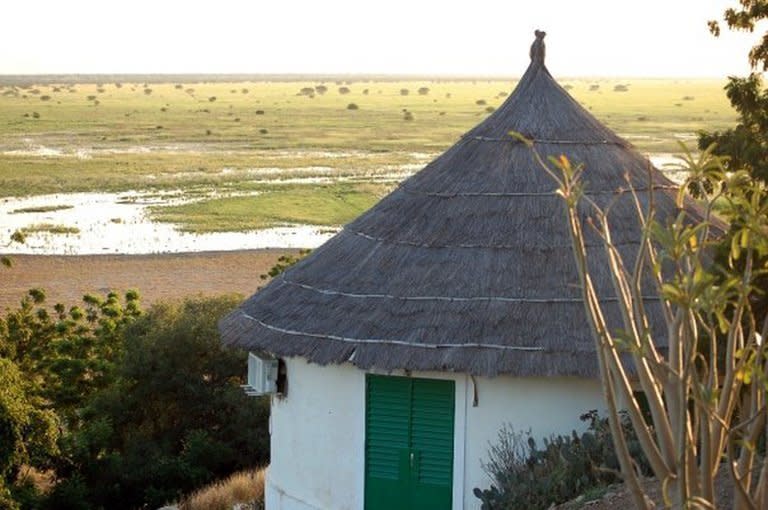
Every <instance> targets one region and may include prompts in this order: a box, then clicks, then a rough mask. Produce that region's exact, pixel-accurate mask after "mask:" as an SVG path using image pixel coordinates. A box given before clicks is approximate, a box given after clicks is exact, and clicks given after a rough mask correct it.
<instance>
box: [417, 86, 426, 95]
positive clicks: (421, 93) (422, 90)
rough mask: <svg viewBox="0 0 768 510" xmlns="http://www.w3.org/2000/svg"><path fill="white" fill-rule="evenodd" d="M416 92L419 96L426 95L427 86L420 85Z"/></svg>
mask: <svg viewBox="0 0 768 510" xmlns="http://www.w3.org/2000/svg"><path fill="white" fill-rule="evenodd" d="M417 92H418V93H419V95H420V96H426V95H427V94H429V87H420V88H419V90H418V91H417Z"/></svg>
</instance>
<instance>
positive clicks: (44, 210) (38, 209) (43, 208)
mask: <svg viewBox="0 0 768 510" xmlns="http://www.w3.org/2000/svg"><path fill="white" fill-rule="evenodd" d="M72 208H73V206H71V205H42V206H39V207H22V208H20V209H14V210H13V211H11V212H10V214H26V213H47V212H56V211H64V210H66V209H72Z"/></svg>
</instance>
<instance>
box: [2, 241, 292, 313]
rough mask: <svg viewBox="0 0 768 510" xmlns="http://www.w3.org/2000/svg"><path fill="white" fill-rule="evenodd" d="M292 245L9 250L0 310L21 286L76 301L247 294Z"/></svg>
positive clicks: (9, 304)
mask: <svg viewBox="0 0 768 510" xmlns="http://www.w3.org/2000/svg"><path fill="white" fill-rule="evenodd" d="M296 251H297V250H284V249H279V250H278V249H265V250H246V251H229V252H203V253H182V254H164V255H83V256H55V255H45V256H44V255H13V256H12V259H13V267H12V268H10V269H6V268H0V310H5V309H6V308H8V307H15V306H16V305H17V304H18V302H19V300H20V299H21V298H22V297H23V296H24V294H25V293H26V292H27V290H29V289H31V288H35V287H39V288H42V289H45V291H46V294H47V296H48V300H47V301H48V302H49V303H56V302H62V303H64V304H65V305H68V306H69V305H74V304H79V303H80V299H81V297H82V296H83V294H85V293H88V292H94V293H101V294H104V293H106V292H109V291H110V290H115V291H118V292H121V293H122V292H123V291H125V290H126V289H138V290H139V292H140V294H141V298H142V299H141V300H142V303H144V304H145V305H148V304H150V303H152V302H154V301H157V300H161V299H173V298H180V297H182V296H187V295H190V294H203V295H214V294H222V293H230V292H237V293H240V294H243V295H245V296H247V295H250V294H252V293H253V292H254V291H255V290H256V289H257V288H258V287H260V286H261V285H263V284H264V282H263V280H262V279H261V278H260V277H259V276H260V275H261V274H264V273H266V272H267V271H268V270H269V268H270V267H272V266H273V265H274V263H275V262H276V261H277V258H278V257H279V256H280V255H283V254H286V253H296Z"/></svg>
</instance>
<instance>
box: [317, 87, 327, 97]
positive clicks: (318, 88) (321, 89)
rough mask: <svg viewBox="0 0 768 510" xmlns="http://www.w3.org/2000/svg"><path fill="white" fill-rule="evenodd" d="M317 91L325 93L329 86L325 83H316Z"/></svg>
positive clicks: (321, 93)
mask: <svg viewBox="0 0 768 510" xmlns="http://www.w3.org/2000/svg"><path fill="white" fill-rule="evenodd" d="M315 91H316V92H317V93H318V94H320V95H323V94H325V93H326V92H328V87H326V86H325V85H315Z"/></svg>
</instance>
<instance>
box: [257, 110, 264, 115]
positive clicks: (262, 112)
mask: <svg viewBox="0 0 768 510" xmlns="http://www.w3.org/2000/svg"><path fill="white" fill-rule="evenodd" d="M256 115H264V110H256Z"/></svg>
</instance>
